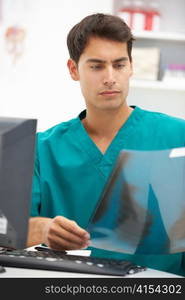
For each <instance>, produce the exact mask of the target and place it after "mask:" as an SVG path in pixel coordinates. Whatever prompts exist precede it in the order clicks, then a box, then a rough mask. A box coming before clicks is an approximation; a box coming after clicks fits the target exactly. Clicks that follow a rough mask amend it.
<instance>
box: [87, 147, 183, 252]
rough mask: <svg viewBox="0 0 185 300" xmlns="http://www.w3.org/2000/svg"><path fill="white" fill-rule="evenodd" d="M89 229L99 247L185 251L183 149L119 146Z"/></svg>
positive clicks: (117, 249) (140, 250)
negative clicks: (117, 154)
mask: <svg viewBox="0 0 185 300" xmlns="http://www.w3.org/2000/svg"><path fill="white" fill-rule="evenodd" d="M88 231H89V232H90V234H91V241H92V246H93V247H96V248H100V249H106V250H111V251H117V252H122V253H129V254H168V253H176V252H183V251H185V148H176V149H170V150H160V151H128V150H123V151H121V152H120V155H119V158H118V161H117V164H116V166H115V168H114V170H113V172H112V175H111V176H110V179H109V181H108V183H107V185H106V187H105V189H104V192H103V194H102V196H101V198H100V200H99V202H98V205H97V207H96V209H95V211H94V213H93V215H92V218H91V220H90V223H89V226H88Z"/></svg>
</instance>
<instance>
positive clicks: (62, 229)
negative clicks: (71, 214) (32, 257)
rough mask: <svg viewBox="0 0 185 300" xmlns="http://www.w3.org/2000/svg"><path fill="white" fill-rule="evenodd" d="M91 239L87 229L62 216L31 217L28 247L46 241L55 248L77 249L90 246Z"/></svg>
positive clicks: (45, 242)
mask: <svg viewBox="0 0 185 300" xmlns="http://www.w3.org/2000/svg"><path fill="white" fill-rule="evenodd" d="M89 239H90V236H89V233H88V232H87V231H85V230H84V229H82V228H81V227H80V226H78V224H77V223H76V222H75V221H72V220H69V219H67V218H65V217H62V216H57V217H55V218H53V219H51V218H44V217H31V218H30V220H29V230H28V240H27V246H28V247H31V246H33V245H37V244H42V243H44V244H46V245H47V246H48V247H50V248H52V249H55V250H76V249H81V248H86V247H88V246H89V244H90V242H89Z"/></svg>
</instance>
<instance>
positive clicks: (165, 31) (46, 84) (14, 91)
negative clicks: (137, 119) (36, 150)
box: [0, 0, 185, 131]
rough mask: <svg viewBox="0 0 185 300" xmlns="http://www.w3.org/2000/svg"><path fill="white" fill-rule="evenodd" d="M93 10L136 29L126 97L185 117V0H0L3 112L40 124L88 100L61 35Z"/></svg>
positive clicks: (0, 106) (56, 120)
mask: <svg viewBox="0 0 185 300" xmlns="http://www.w3.org/2000/svg"><path fill="white" fill-rule="evenodd" d="M97 12H103V13H111V14H115V15H119V16H120V17H121V18H123V19H124V20H125V21H126V22H127V23H128V25H129V26H130V27H131V29H132V31H133V34H134V36H135V39H136V40H135V42H134V49H133V61H134V75H133V78H132V80H131V83H130V94H129V97H128V103H129V104H130V105H139V106H140V107H142V108H145V109H148V110H153V111H159V112H164V113H168V114H170V115H173V116H177V117H181V118H185V18H184V16H185V1H184V0H176V1H175V0H168V1H164V0H142V1H141V0H67V1H66V0H0V116H9V117H12V116H15V117H26V118H27V117H28V118H32V117H33V118H37V119H38V131H42V130H45V129H47V128H49V127H51V126H54V125H55V124H57V123H60V122H62V121H66V120H68V119H70V118H74V117H76V116H77V115H78V114H79V112H80V111H81V110H83V109H84V108H85V105H84V99H83V97H82V95H81V92H80V87H79V83H78V82H74V81H72V80H71V78H70V76H69V74H68V69H67V65H66V63H67V59H68V51H67V46H66V37H67V33H68V32H69V30H70V29H71V28H72V26H73V25H75V24H76V23H77V22H79V21H80V20H81V19H82V18H83V17H85V16H86V15H88V14H92V13H97Z"/></svg>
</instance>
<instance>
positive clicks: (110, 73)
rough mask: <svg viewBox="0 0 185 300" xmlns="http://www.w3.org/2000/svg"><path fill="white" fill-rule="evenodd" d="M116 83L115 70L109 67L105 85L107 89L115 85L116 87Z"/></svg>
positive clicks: (104, 80) (106, 72)
mask: <svg viewBox="0 0 185 300" xmlns="http://www.w3.org/2000/svg"><path fill="white" fill-rule="evenodd" d="M115 83H116V80H115V74H114V70H113V68H112V67H109V68H107V69H106V70H105V74H104V79H103V84H104V85H105V86H107V87H112V86H113V85H115Z"/></svg>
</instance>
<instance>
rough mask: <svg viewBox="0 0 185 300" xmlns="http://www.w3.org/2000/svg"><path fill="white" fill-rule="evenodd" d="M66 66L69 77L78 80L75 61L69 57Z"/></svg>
mask: <svg viewBox="0 0 185 300" xmlns="http://www.w3.org/2000/svg"><path fill="white" fill-rule="evenodd" d="M67 66H68V69H69V73H70V75H71V78H72V79H73V80H76V81H78V80H79V73H78V67H77V64H76V63H75V61H74V60H72V59H71V58H70V59H68V61H67Z"/></svg>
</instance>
